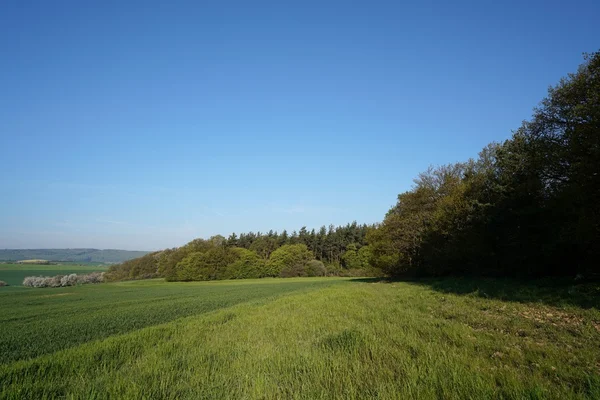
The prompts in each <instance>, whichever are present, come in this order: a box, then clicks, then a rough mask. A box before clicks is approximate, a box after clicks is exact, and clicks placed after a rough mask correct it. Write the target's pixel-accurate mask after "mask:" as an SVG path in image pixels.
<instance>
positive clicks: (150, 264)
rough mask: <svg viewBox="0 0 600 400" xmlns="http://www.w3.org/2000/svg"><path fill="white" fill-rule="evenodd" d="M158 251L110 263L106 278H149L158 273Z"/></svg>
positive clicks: (113, 279)
mask: <svg viewBox="0 0 600 400" xmlns="http://www.w3.org/2000/svg"><path fill="white" fill-rule="evenodd" d="M159 258H160V253H149V254H146V255H145V256H142V257H140V258H134V259H133V260H129V261H125V262H124V263H122V264H115V265H111V266H110V267H109V269H108V272H107V273H106V280H108V281H116V280H124V279H150V278H156V277H158V276H159V274H158V260H159Z"/></svg>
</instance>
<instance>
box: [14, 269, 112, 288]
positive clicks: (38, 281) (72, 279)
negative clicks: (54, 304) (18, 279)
mask: <svg viewBox="0 0 600 400" xmlns="http://www.w3.org/2000/svg"><path fill="white" fill-rule="evenodd" d="M101 282H104V272H92V273H90V274H84V275H77V274H70V275H56V276H28V277H26V278H25V279H23V286H27V287H35V288H42V287H65V286H75V285H78V284H79V285H85V284H88V283H101Z"/></svg>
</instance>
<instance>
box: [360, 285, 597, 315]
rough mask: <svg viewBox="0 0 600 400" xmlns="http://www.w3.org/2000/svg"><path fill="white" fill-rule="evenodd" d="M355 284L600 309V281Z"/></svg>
mask: <svg viewBox="0 0 600 400" xmlns="http://www.w3.org/2000/svg"><path fill="white" fill-rule="evenodd" d="M353 281H355V282H366V283H374V282H388V283H393V282H404V283H408V284H412V285H420V286H426V287H428V288H430V289H433V290H435V291H437V292H441V293H448V294H457V295H470V296H477V297H481V298H488V299H497V300H503V301H513V302H519V303H540V304H546V305H550V306H555V307H565V306H576V307H580V308H586V309H587V308H597V309H600V282H588V283H576V282H574V281H573V280H572V279H566V278H545V279H538V280H518V279H509V278H477V277H445V278H395V279H387V278H359V279H353Z"/></svg>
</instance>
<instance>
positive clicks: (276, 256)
mask: <svg viewBox="0 0 600 400" xmlns="http://www.w3.org/2000/svg"><path fill="white" fill-rule="evenodd" d="M312 258H313V254H312V253H311V252H310V251H309V250H308V247H306V245H305V244H286V245H283V246H281V247H280V248H278V249H277V250H275V251H274V252H273V253H271V257H270V258H269V260H268V261H267V264H266V273H265V276H279V275H280V274H281V273H282V272H283V273H284V275H286V276H298V275H294V274H295V273H297V272H299V271H302V270H303V269H304V267H305V265H306V263H307V262H309V261H310V260H311V259H312Z"/></svg>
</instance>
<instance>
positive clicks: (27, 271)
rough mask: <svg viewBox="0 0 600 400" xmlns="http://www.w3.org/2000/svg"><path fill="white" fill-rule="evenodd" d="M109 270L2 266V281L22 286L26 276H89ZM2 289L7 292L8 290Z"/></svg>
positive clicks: (30, 265) (100, 268)
mask: <svg viewBox="0 0 600 400" xmlns="http://www.w3.org/2000/svg"><path fill="white" fill-rule="evenodd" d="M107 269H108V267H106V266H83V265H35V264H0V281H4V282H6V283H8V284H9V285H11V286H21V284H22V283H23V279H24V278H25V277H26V276H54V275H67V274H89V273H90V272H94V271H99V272H102V271H106V270H107ZM0 289H2V290H5V289H6V288H0ZM0 293H2V292H0Z"/></svg>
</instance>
